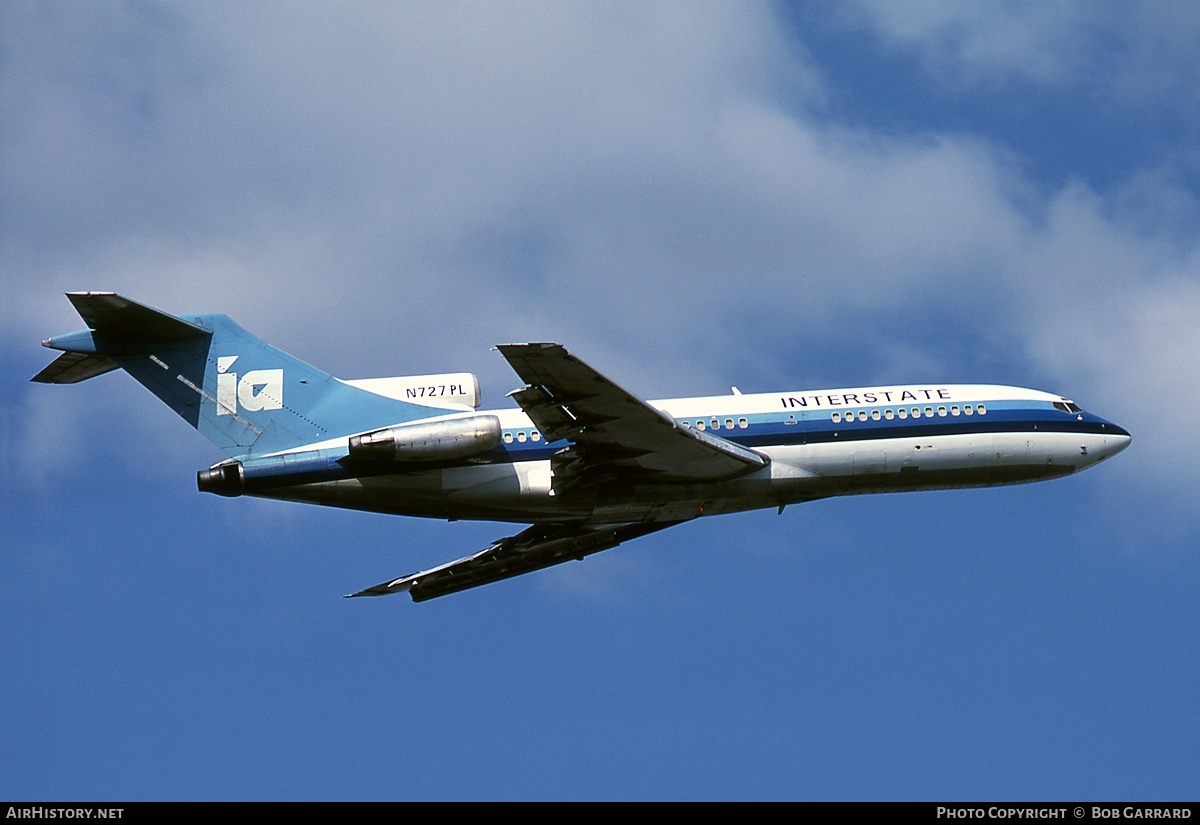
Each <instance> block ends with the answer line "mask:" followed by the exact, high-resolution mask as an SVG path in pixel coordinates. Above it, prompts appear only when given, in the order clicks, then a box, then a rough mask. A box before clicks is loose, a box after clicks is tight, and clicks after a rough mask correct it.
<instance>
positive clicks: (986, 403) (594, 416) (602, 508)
mask: <svg viewBox="0 0 1200 825" xmlns="http://www.w3.org/2000/svg"><path fill="white" fill-rule="evenodd" d="M67 297H68V299H70V301H71V303H72V304H73V305H74V306H75V309H76V310H77V311H78V312H79V314H80V315H81V316H82V317H83V319H84V321H85V322H86V323H87V325H88V328H87V329H85V330H81V331H79V332H73V333H69V334H67V335H61V336H57V337H55V338H50V339H48V340H46V341H44V342H43V344H44V345H45V346H47V347H50V348H52V349H56V350H61V351H62V352H63V354H62V355H60V356H59V357H58V359H57V360H55V361H54V362H53V363H52V364H50V365H49V366H48V367H46V368H45V369H44V370H42V371H41V372H40V373H39V374H38V375H37V376H35V377H34V379H33V380H34V381H38V382H42V383H49V384H73V383H77V382H79V381H84V380H86V379H89V378H93V377H95V376H97V375H101V374H103V373H105V372H109V371H111V370H114V369H117V368H121V369H124V370H125V371H126V372H128V373H129V374H130V375H132V376H133V377H134V378H135V379H137V380H138V381H139V382H141V384H142V385H143V386H145V387H146V388H147V389H149V390H150V391H151V392H152V393H154V394H155V395H157V396H158V397H159V398H160V399H161V400H162V401H164V402H165V403H166V404H167V405H168V406H170V407H171V408H172V409H174V410H175V411H176V412H177V413H179V415H181V416H182V417H183V418H184V419H185V420H186V421H187V422H188V423H189V424H191V425H192V426H193V427H195V428H196V429H198V430H199V431H200V432H201V433H202V434H204V435H205V436H207V437H208V438H209V439H210V440H211V441H213V443H215V444H216V445H217V446H218V447H219V448H220V449H221V450H222V451H223V452H224V453H225V454H226V456H228V458H227V459H226V460H224V461H222V462H220V463H218V464H216V465H214V466H213V467H211V468H209V469H207V470H202V471H200V473H199V474H198V478H197V483H198V485H199V488H200V490H202V491H205V492H211V493H216V494H218V495H223V496H241V495H250V496H259V497H263V498H274V499H283V500H288V501H302V502H309V503H313V504H324V505H329V506H334V507H346V508H352V509H358V510H370V511H375V512H382V513H394V514H397V515H407V516H425V517H430V518H445V519H486V520H494V521H508V522H519V523H525V524H528V525H530V526H528V527H527V528H525V529H524V530H522V531H521V532H519V533H516V534H515V535H512V536H509V537H507V538H503V539H500V540H499V541H497V542H495V543H493V544H492V545H491V546H489V547H487V548H486V549H484V550H483V551H481V552H479V553H476V554H475V555H472V556H467V557H465V558H462V559H458V560H456V561H452V562H449V563H447V564H444V565H442V566H440V567H436V568H433V569H431V570H425V571H421V572H419V573H413V574H411V575H407V576H402V577H400V578H397V579H393V580H390V581H387V582H383V583H382V584H379V585H376V586H375V587H370V588H367V589H365V590H362V591H360V592H358V593H354V594H353V595H355V596H368V595H371V596H374V595H384V594H387V593H396V592H400V591H408V593H409V594H410V595H411V596H412V598H413V599H414V600H415V601H423V600H425V599H431V598H435V597H437V596H442V595H445V594H448V593H454V592H457V591H459V590H465V589H467V588H470V587H475V586H477V585H481V584H486V583H488V582H492V581H497V580H499V579H504V578H508V577H511V576H515V575H518V574H521V573H527V572H530V571H532V570H538V569H541V568H543V567H548V566H550V565H554V564H558V563H560V562H563V561H568V560H571V559H582V558H583V557H584V556H587V555H590V554H592V553H596V552H599V551H601V550H607V549H609V548H611V547H615V546H616V545H618V544H620V543H622V542H624V541H627V540H629V539H633V538H637V537H639V536H643V535H646V534H647V533H652V532H655V531H657V530H662V529H664V528H666V527H671V526H672V525H675V524H679V523H681V522H684V521H689V520H691V519H694V518H697V517H699V516H709V515H716V514H719V513H735V512H739V511H742V510H752V509H757V508H762V507H776V508H778V509H779V511H780V512H783V508H784V507H786V506H787V505H789V504H798V503H801V502H805V501H812V500H814V499H818V498H826V497H829V496H838V495H852V494H857V493H885V492H900V491H908V490H929V489H947V488H955V487H983V486H992V485H997V484H1016V483H1021V482H1026V481H1040V480H1043V479H1049V478H1056V477H1058V476H1065V475H1070V474H1071V473H1074V472H1078V471H1079V470H1082V469H1084V468H1086V467H1090V466H1091V465H1093V464H1095V463H1097V462H1100V461H1103V460H1104V459H1106V458H1108V457H1109V456H1111V455H1115V454H1116V453H1118V452H1120V451H1121V450H1123V449H1125V447H1127V446H1128V445H1129V440H1130V436H1129V433H1128V432H1126V431H1125V430H1124V429H1122V428H1121V427H1119V426H1117V425H1115V424H1113V423H1111V422H1109V421H1105V420H1104V419H1102V418H1099V417H1098V416H1095V415H1092V414H1091V413H1088V412H1085V411H1084V410H1082V409H1081V408H1080V407H1079V406H1078V405H1076V404H1075V403H1074V402H1073V401H1070V400H1068V399H1066V398H1063V397H1062V396H1059V395H1053V394H1051V393H1046V392H1039V391H1037V390H1028V389H1021V388H1019V387H1002V386H992V385H961V384H959V385H956V384H914V385H910V386H896V387H865V388H858V389H837V390H819V391H811V390H799V391H791V392H781V393H759V394H753V395H743V394H741V393H739V392H737V391H736V390H735V391H734V393H733V394H732V395H725V396H711V397H705V398H676V399H667V400H661V401H650V402H645V401H641V400H639V399H637V398H635V397H634V396H632V395H630V394H629V393H628V392H626V391H624V390H623V389H621V388H620V387H619V386H617V385H616V384H614V383H612V382H611V381H609V380H608V379H607V378H605V377H604V376H602V375H600V374H599V373H598V372H596V371H595V370H593V369H592V368H591V367H589V366H587V365H586V364H584V363H583V362H582V361H580V360H579V359H578V358H576V357H575V356H573V355H571V354H570V353H568V352H567V351H566V350H565V349H564V348H563V347H561V346H560V345H558V344H549V343H528V344H503V345H501V346H499V347H497V349H498V350H499V351H500V354H501V355H502V356H504V358H505V359H506V360H507V361H508V363H509V364H510V365H511V366H512V368H513V369H514V370H515V371H516V373H517V375H518V376H519V377H520V379H521V380H522V382H523V383H524V386H522V387H521V388H520V389H517V390H515V391H513V392H512V393H510V396H511V397H512V398H513V399H514V401H515V402H516V404H517V407H518V408H517V409H503V410H487V411H481V410H479V406H480V398H479V382H478V380H477V379H476V378H475V376H474V375H471V374H470V373H456V374H450V375H426V376H411V377H397V378H377V379H366V380H357V381H343V380H340V379H338V378H334V377H333V376H331V375H328V374H326V373H324V372H321V371H320V370H317V369H315V368H314V367H311V366H309V365H308V364H306V363H304V362H303V361H299V360H297V359H295V358H293V357H292V356H290V355H288V354H286V353H284V352H281V351H280V350H278V349H275V348H274V347H271V346H269V345H268V344H266V343H264V342H262V341H260V340H259V339H257V338H255V337H254V336H252V335H250V334H249V333H247V332H246V331H245V330H243V329H242V328H241V327H239V326H238V325H237V324H235V323H234V322H233V321H231V320H230V319H229V318H227V317H225V316H224V315H209V314H203V315H182V316H175V315H169V314H167V313H165V312H160V311H159V310H155V309H151V308H150V307H147V306H144V305H142V304H139V303H137V302H135V301H131V300H129V299H127V298H123V297H121V296H120V295H116V294H114V293H110V292H78V293H69V294H68V295H67Z"/></svg>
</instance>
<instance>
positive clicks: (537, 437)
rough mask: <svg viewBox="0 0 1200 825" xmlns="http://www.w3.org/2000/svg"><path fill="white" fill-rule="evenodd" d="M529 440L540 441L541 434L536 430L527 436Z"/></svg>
mask: <svg viewBox="0 0 1200 825" xmlns="http://www.w3.org/2000/svg"><path fill="white" fill-rule="evenodd" d="M529 438H530V439H531V440H532V441H541V440H542V434H541V433H539V432H538V431H537V430H534V431H533V432H531V433H530V434H529Z"/></svg>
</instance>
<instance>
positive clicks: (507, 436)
mask: <svg viewBox="0 0 1200 825" xmlns="http://www.w3.org/2000/svg"><path fill="white" fill-rule="evenodd" d="M516 438H517V441H518V442H520V443H521V444H524V443H525V441H526V439H528V440H529V441H541V440H542V434H541V433H539V432H538V431H537V430H530V431H529V434H528V435H526V433H525V431H524V430H520V431H518V432H517V436H516ZM504 443H505V444H512V443H513V434H512V433H510V432H507V431H506V432H505V433H504Z"/></svg>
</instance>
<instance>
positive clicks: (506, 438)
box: [504, 433, 512, 444]
mask: <svg viewBox="0 0 1200 825" xmlns="http://www.w3.org/2000/svg"><path fill="white" fill-rule="evenodd" d="M504 443H505V444H512V433H505V434H504Z"/></svg>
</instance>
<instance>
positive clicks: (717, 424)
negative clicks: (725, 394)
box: [679, 418, 750, 430]
mask: <svg viewBox="0 0 1200 825" xmlns="http://www.w3.org/2000/svg"><path fill="white" fill-rule="evenodd" d="M679 423H680V424H682V425H683V426H685V427H688V428H690V427H692V426H693V425H692V422H691V421H681V422H679ZM735 426H736V427H737V428H738V429H739V430H744V429H746V428H747V427H749V426H750V422H749V421H747V420H746V419H744V418H739V419H738V420H737V424H736V425H735V424H734V423H733V419H732V418H726V419H725V429H727V430H732V429H733V428H734V427H735ZM695 427H696V429H697V430H707V429H708V428H710V427H711V428H712V429H714V430H719V429H721V419H719V418H713V419H710V420H709V421H708V422H707V423H706V422H705V421H704V419H703V418H701V419H699V420H698V421H697V422H696V424H695Z"/></svg>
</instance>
